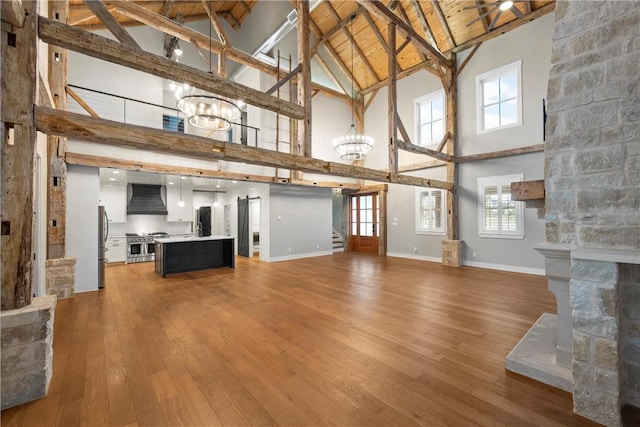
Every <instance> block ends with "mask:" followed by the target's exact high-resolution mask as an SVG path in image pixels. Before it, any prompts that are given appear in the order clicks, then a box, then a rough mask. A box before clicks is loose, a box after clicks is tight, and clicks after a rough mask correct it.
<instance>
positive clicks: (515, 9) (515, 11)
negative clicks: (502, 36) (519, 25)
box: [511, 6, 524, 19]
mask: <svg viewBox="0 0 640 427" xmlns="http://www.w3.org/2000/svg"><path fill="white" fill-rule="evenodd" d="M511 12H513V14H514V15H516V18H518V19H522V18H524V15H523V14H522V12H520V9H518V8H517V7H515V6H513V7H512V8H511Z"/></svg>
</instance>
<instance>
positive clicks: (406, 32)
mask: <svg viewBox="0 0 640 427" xmlns="http://www.w3.org/2000/svg"><path fill="white" fill-rule="evenodd" d="M358 3H359V4H361V5H363V6H364V7H365V9H367V10H368V11H369V13H371V14H372V15H374V16H376V17H378V18H379V19H381V20H382V21H383V22H386V23H387V24H388V23H390V22H394V23H395V24H396V26H397V31H398V32H400V33H401V34H402V35H403V36H405V37H409V38H411V40H412V41H413V42H414V44H415V45H416V46H417V47H418V49H419V50H420V51H422V52H423V53H425V54H427V56H429V57H430V58H433V59H434V60H435V61H436V62H438V63H440V64H442V65H443V66H445V67H447V68H450V67H452V66H453V64H452V63H451V61H450V60H449V59H447V58H445V57H444V56H443V55H442V54H441V53H440V52H439V51H438V50H437V49H436V48H434V47H433V46H431V45H430V44H429V43H428V42H427V41H426V40H425V39H424V38H422V37H421V36H420V35H419V34H418V33H417V32H416V31H415V30H414V29H413V28H412V27H410V26H408V25H407V24H405V23H404V22H403V21H402V20H401V19H400V18H398V17H397V16H396V15H394V14H393V12H391V11H390V10H389V9H387V8H386V7H385V6H384V5H383V4H382V3H381V2H379V1H374V0H358Z"/></svg>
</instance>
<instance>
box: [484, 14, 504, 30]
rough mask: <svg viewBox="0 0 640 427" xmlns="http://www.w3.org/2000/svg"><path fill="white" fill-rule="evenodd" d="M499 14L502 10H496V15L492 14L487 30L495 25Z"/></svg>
mask: <svg viewBox="0 0 640 427" xmlns="http://www.w3.org/2000/svg"><path fill="white" fill-rule="evenodd" d="M501 14H502V11H501V10H498V13H496V16H494V17H493V19H492V20H491V23H490V24H489V26H488V27H487V30H489V31H491V30H493V26H494V25H496V22H497V21H498V18H500V15H501Z"/></svg>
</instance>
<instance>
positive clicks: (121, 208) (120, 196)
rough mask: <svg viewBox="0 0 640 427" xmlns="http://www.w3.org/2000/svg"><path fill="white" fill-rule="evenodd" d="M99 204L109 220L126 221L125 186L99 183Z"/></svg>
mask: <svg viewBox="0 0 640 427" xmlns="http://www.w3.org/2000/svg"><path fill="white" fill-rule="evenodd" d="M100 204H101V205H102V206H104V208H105V210H106V211H107V216H108V217H109V221H111V222H116V223H123V222H127V186H126V185H121V184H120V185H118V184H100Z"/></svg>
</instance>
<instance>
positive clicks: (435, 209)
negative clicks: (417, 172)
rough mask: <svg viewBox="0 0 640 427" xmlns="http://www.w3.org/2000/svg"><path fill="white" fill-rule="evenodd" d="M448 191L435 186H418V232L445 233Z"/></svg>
mask: <svg viewBox="0 0 640 427" xmlns="http://www.w3.org/2000/svg"><path fill="white" fill-rule="evenodd" d="M445 195H446V193H445V191H444V190H437V189H433V188H416V233H417V234H445V233H446V230H447V228H446V225H447V216H446V214H445V212H446V211H445V206H446V199H445V197H446V196H445Z"/></svg>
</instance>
